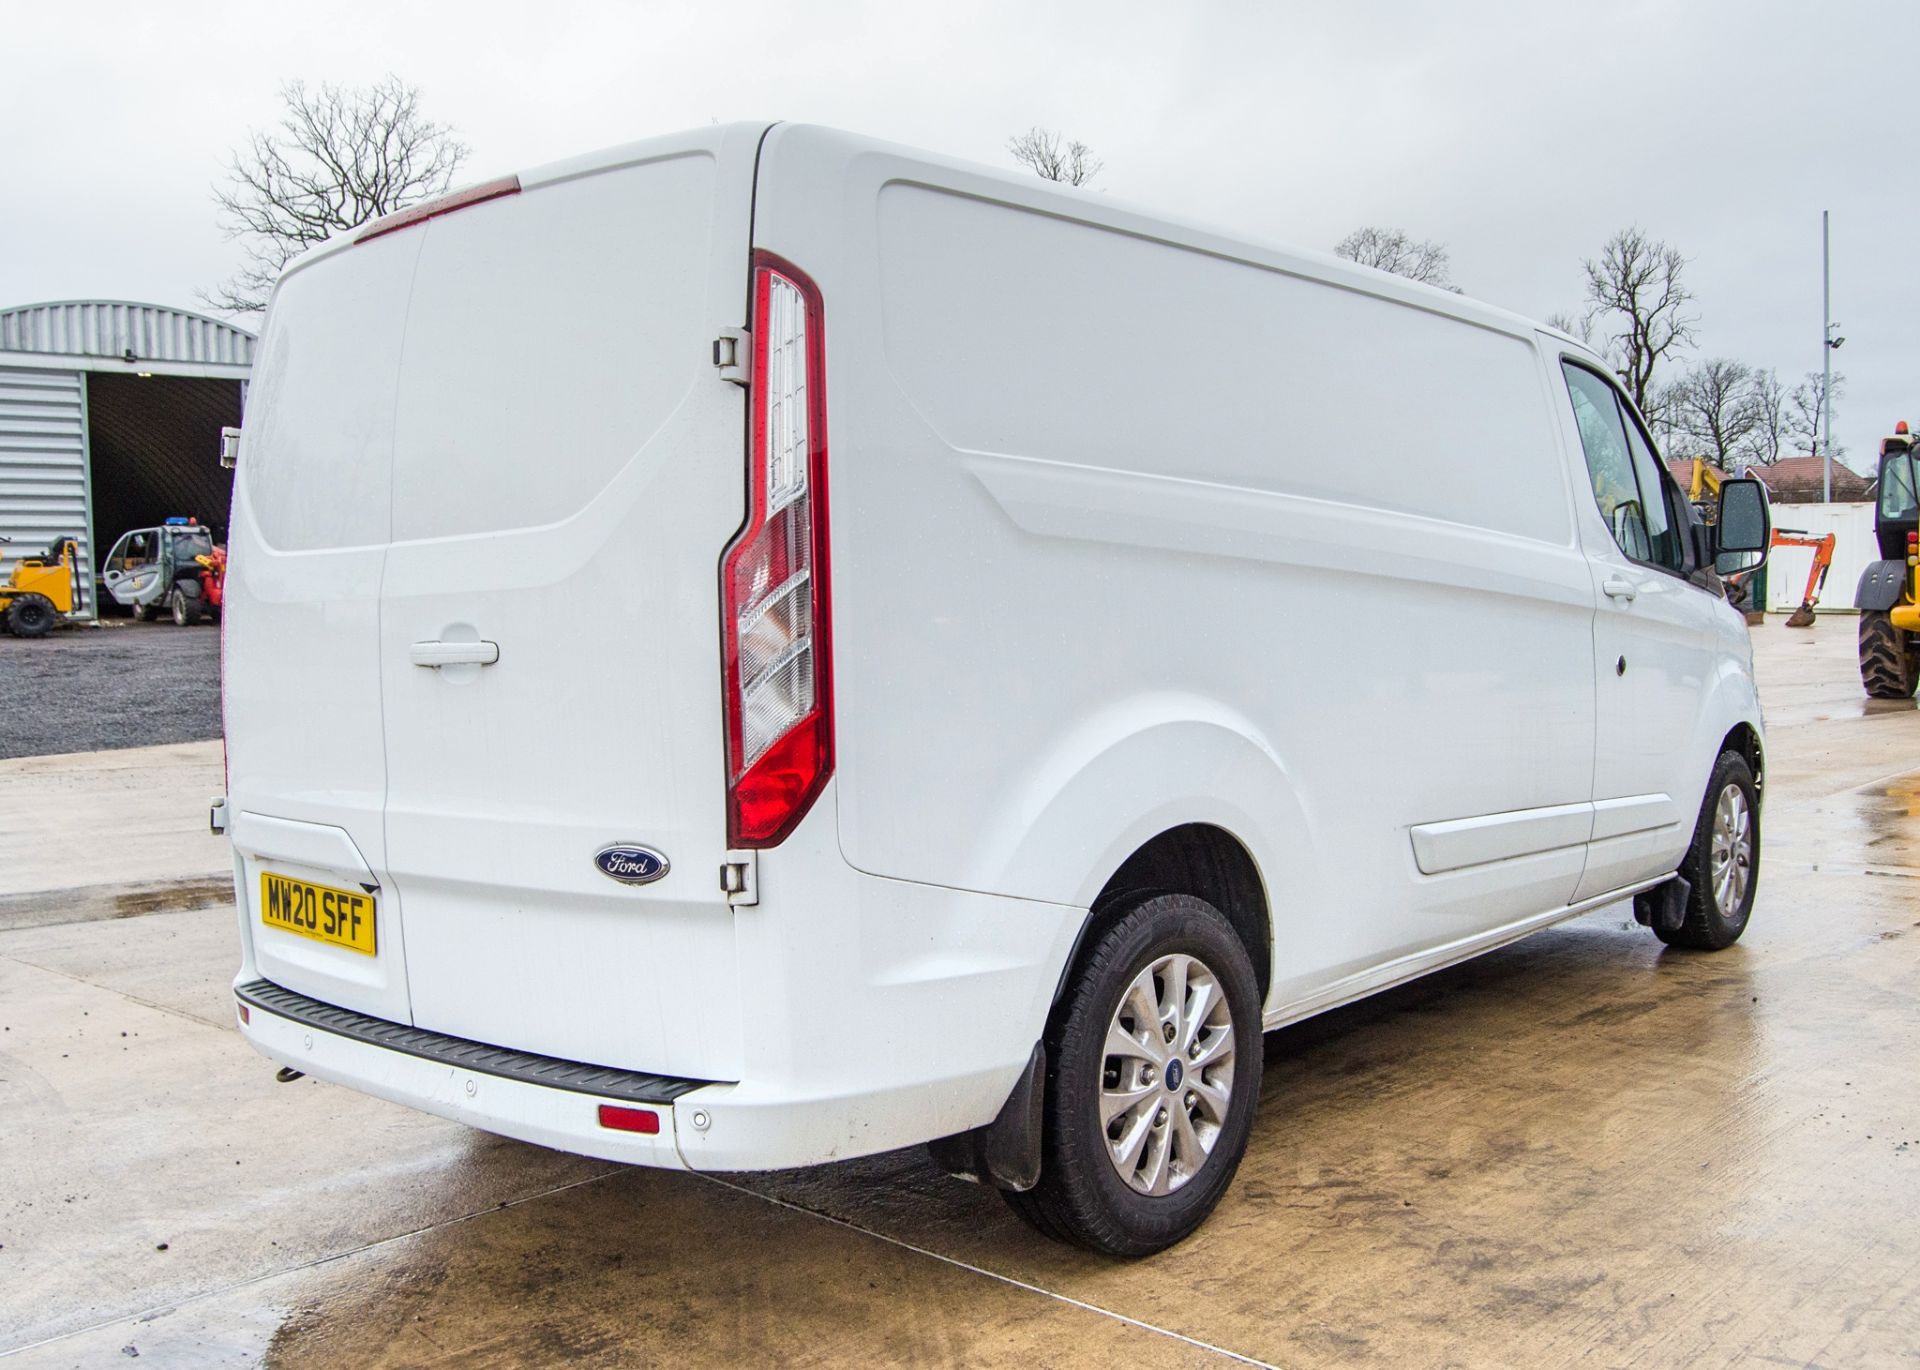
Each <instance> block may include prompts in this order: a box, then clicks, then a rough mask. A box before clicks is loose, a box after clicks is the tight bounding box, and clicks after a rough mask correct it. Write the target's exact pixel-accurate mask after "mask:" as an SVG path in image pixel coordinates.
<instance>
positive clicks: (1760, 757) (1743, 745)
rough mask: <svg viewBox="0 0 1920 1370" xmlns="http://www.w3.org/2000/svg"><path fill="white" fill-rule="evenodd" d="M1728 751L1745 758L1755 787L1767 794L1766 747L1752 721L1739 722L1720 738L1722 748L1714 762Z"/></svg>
mask: <svg viewBox="0 0 1920 1370" xmlns="http://www.w3.org/2000/svg"><path fill="white" fill-rule="evenodd" d="M1727 752H1733V753H1735V754H1736V755H1738V756H1740V757H1742V758H1744V759H1745V760H1746V763H1747V769H1748V770H1750V771H1752V772H1753V787H1754V788H1755V789H1756V790H1758V791H1760V793H1761V794H1762V795H1763V796H1764V795H1765V794H1766V788H1767V786H1766V777H1767V767H1766V749H1765V748H1764V747H1763V746H1762V745H1761V743H1760V733H1759V731H1758V730H1757V729H1756V728H1754V726H1753V725H1752V724H1751V723H1737V724H1735V725H1734V726H1733V728H1731V729H1730V730H1729V731H1728V733H1727V735H1726V736H1725V737H1723V738H1721V739H1720V750H1719V751H1717V752H1715V753H1714V757H1713V760H1714V763H1715V764H1718V762H1719V760H1720V758H1721V757H1722V756H1723V755H1725V754H1726V753H1727Z"/></svg>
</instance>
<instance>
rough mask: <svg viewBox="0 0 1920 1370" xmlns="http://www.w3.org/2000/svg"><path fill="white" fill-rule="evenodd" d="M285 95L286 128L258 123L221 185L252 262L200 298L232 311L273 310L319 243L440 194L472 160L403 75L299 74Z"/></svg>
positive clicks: (225, 217)
mask: <svg viewBox="0 0 1920 1370" xmlns="http://www.w3.org/2000/svg"><path fill="white" fill-rule="evenodd" d="M280 97H281V99H282V100H283V101H284V102H285V104H286V113H285V115H284V116H283V117H282V118H281V120H280V124H279V126H278V127H277V128H273V129H265V130H262V129H256V130H254V131H253V132H252V133H251V135H250V136H249V138H248V142H247V145H246V147H245V148H244V149H241V150H236V151H235V152H234V153H233V155H232V158H231V160H230V161H229V162H228V165H227V179H226V183H225V184H224V185H216V186H215V187H214V191H213V199H214V203H215V204H216V205H218V206H219V207H220V226H221V227H222V228H223V229H224V230H226V234H227V236H228V237H229V238H235V239H238V240H240V241H241V242H242V243H244V244H245V246H246V253H247V261H246V265H244V266H242V267H241V268H240V269H239V270H238V271H236V272H235V273H234V274H233V275H232V276H231V277H230V278H228V280H227V281H225V282H224V283H223V284H222V285H220V286H219V287H218V288H216V289H214V290H212V291H202V292H201V298H202V299H204V300H205V301H206V302H207V303H209V304H211V305H212V306H213V307H214V308H216V309H220V310H224V311H227V312H229V313H233V314H257V313H259V312H260V311H261V310H263V309H265V308H266V307H267V296H268V295H269V294H270V293H271V291H272V289H273V283H274V282H275V281H276V280H278V279H279V276H280V272H281V270H282V268H284V267H285V266H286V264H287V263H288V262H289V261H291V260H292V259H293V258H295V257H297V256H299V255H300V254H301V253H302V252H304V251H306V250H307V249H308V248H310V247H312V246H314V245H315V244H316V243H321V242H324V241H326V240H327V239H328V238H330V237H332V236H333V235H334V234H336V233H339V232H341V231H342V230H344V229H349V228H354V227H357V226H358V225H360V224H363V223H366V222H367V221H368V220H370V219H377V218H379V217H380V216H381V215H383V214H391V213H392V212H393V211H395V210H397V209H405V208H406V207H407V206H408V205H410V204H415V203H417V202H418V201H420V200H424V199H426V198H427V197H429V196H432V195H438V194H439V193H441V192H442V191H444V190H445V189H446V188H447V186H448V185H449V184H450V183H451V182H452V180H453V177H454V173H455V172H457V171H459V169H460V165H461V163H462V162H464V161H466V159H467V146H466V144H465V143H462V142H461V141H460V140H459V139H458V138H456V137H454V135H453V130H452V129H451V128H449V127H448V126H447V125H445V124H439V123H435V122H433V121H432V120H430V119H428V118H426V117H425V116H424V115H423V114H422V113H421V112H420V92H419V90H418V89H416V88H415V87H413V86H410V85H408V84H406V83H405V82H404V81H402V80H400V78H399V77H397V76H388V77H386V78H385V79H383V80H381V81H379V82H376V83H375V84H373V85H371V86H364V87H362V86H335V85H329V84H325V83H322V84H321V85H320V86H318V87H316V88H314V89H309V88H308V87H307V86H306V84H305V83H304V82H300V81H293V82H290V83H289V84H287V85H285V86H282V87H281V88H280Z"/></svg>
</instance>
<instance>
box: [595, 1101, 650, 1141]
mask: <svg viewBox="0 0 1920 1370" xmlns="http://www.w3.org/2000/svg"><path fill="white" fill-rule="evenodd" d="M600 1126H602V1127H610V1128H612V1129H614V1130H615V1131H616V1132H645V1133H647V1134H649V1135H652V1134H654V1133H657V1132H659V1131H660V1115H659V1114H658V1113H655V1112H654V1111H653V1110H652V1109H648V1108H622V1107H620V1106H619V1105H618V1104H602V1105H600Z"/></svg>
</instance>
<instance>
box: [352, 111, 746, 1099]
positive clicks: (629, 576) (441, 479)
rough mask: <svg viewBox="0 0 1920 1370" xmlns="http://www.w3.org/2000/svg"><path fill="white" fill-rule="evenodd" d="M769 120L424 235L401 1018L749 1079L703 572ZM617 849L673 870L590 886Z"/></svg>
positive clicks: (406, 374) (725, 494)
mask: <svg viewBox="0 0 1920 1370" xmlns="http://www.w3.org/2000/svg"><path fill="white" fill-rule="evenodd" d="M759 132H760V129H759V128H757V127H754V128H748V127H745V126H736V127H733V128H728V129H716V130H714V131H713V132H712V133H711V134H710V135H705V136H703V137H700V138H685V137H683V138H676V139H672V140H662V141H661V142H657V143H649V144H641V145H638V146H637V147H633V148H628V149H625V150H623V152H622V153H621V154H618V155H617V156H615V157H612V158H608V159H593V160H594V161H596V162H600V163H601V164H581V163H574V164H565V165H562V166H559V167H555V168H551V169H549V170H548V171H545V172H542V173H537V174H534V175H529V176H525V177H523V178H522V188H521V190H520V192H519V193H518V194H512V195H507V196H504V197H502V198H498V199H494V200H491V201H488V202H486V203H484V204H479V205H475V206H474V207H472V208H470V209H463V210H460V211H458V212H456V213H450V214H447V215H444V216H442V217H437V218H433V219H430V220H428V221H427V222H425V223H424V224H420V225H418V226H415V227H412V228H408V229H405V230H402V231H399V232H396V233H394V234H393V235H392V236H393V237H395V238H402V239H412V240H413V241H414V242H415V243H417V244H418V249H419V260H418V264H417V266H416V269H415V271H414V273H413V281H412V286H411V292H412V299H411V306H410V309H409V315H408V322H407V332H406V339H405V343H404V347H403V350H402V356H401V358H400V364H399V367H398V378H399V386H398V396H397V401H396V410H395V425H394V464H393V472H394V474H393V494H392V519H393V523H392V545H391V547H390V548H389V550H388V553H387V560H386V565H385V572H384V584H383V589H382V591H381V596H380V629H379V631H380V676H381V678H380V690H379V696H380V702H381V707H382V709H383V710H384V715H385V738H386V765H387V805H386V839H387V843H386V861H387V867H388V869H389V871H390V872H391V874H392V877H393V881H394V884H395V885H396V886H397V888H398V889H399V891H400V894H401V897H402V899H403V900H404V903H405V907H406V944H407V945H406V951H407V963H408V975H409V981H410V986H411V1005H412V1012H413V1021H414V1022H415V1023H416V1024H418V1025H419V1026H421V1027H426V1028H431V1029H434V1030H437V1031H441V1032H448V1033H452V1034H454V1035H457V1036H461V1037H467V1038H472V1039H475V1040H479V1041H483V1042H490V1043H497V1044H501V1045H506V1046H512V1047H516V1048H521V1049H525V1050H531V1051H537V1052H541V1053H544V1054H547V1055H551V1056H558V1057H562V1058H565V1059H569V1060H582V1061H591V1062H595V1063H599V1064H606V1065H614V1066H626V1067H635V1068H645V1069H649V1070H654V1071H661V1072H665V1073H671V1074H677V1075H682V1076H692V1077H700V1078H706V1079H728V1078H738V1074H739V1054H740V1042H739V1028H738V1014H737V1012H736V1011H735V1005H736V999H737V989H736V983H735V978H736V977H735V951H734V929H733V920H732V916H731V911H730V909H729V908H728V906H727V905H726V903H725V900H724V897H723V896H722V894H721V891H720V884H719V872H720V867H721V864H722V862H723V860H724V855H725V848H726V795H725V788H724V784H725V761H724V746H723V724H722V714H721V690H720V680H721V664H720V655H719V651H720V649H719V630H718V624H719V608H718V593H719V577H718V565H719V559H720V555H721V552H722V550H723V549H724V548H725V546H726V543H727V541H728V539H729V538H730V537H731V536H732V535H733V533H734V532H735V531H736V530H737V529H738V527H739V526H740V522H741V519H742V516H743V510H744V507H745V495H744V489H743V486H744V478H743V467H742V463H743V459H744V458H743V454H744V451H745V441H746V435H745V404H744V392H743V391H742V390H740V389H739V388H738V387H736V386H733V385H729V384H727V383H725V382H724V381H723V380H722V379H721V378H720V376H719V373H718V372H717V371H716V370H715V369H714V365H713V340H714V338H715V337H716V335H717V334H718V332H719V330H720V329H721V328H722V327H723V326H726V325H734V326H737V325H738V324H739V323H740V322H741V321H742V319H743V317H744V313H745V309H746V288H747V279H748V260H749V234H750V213H751V192H752V171H753V157H754V152H755V149H756V147H757V143H758V136H759ZM618 844H638V845H644V846H646V847H650V848H653V849H654V850H656V851H658V852H659V853H661V854H662V855H663V856H664V857H665V858H666V859H667V862H668V869H667V870H666V872H665V874H664V875H662V876H661V877H660V878H658V879H657V880H655V881H653V882H652V883H647V884H643V885H633V884H627V883H622V882H621V881H620V880H618V879H615V878H610V877H609V875H607V874H605V873H603V871H602V870H601V869H600V868H599V867H598V866H597V864H596V860H595V858H596V855H597V853H599V852H600V851H602V850H603V849H605V848H607V847H609V846H613V845H618Z"/></svg>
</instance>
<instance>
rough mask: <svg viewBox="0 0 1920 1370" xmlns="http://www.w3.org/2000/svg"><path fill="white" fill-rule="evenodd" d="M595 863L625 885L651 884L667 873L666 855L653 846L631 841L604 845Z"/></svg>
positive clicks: (605, 872) (601, 870)
mask: <svg viewBox="0 0 1920 1370" xmlns="http://www.w3.org/2000/svg"><path fill="white" fill-rule="evenodd" d="M593 864H594V865H596V866H598V867H599V868H600V872H601V874H603V875H606V876H609V877H611V878H612V879H614V880H618V881H619V882H620V883H621V884H623V885H647V884H651V883H652V882H654V881H655V880H658V879H659V878H660V877H661V876H663V875H665V874H666V873H667V858H666V857H664V856H662V855H661V854H660V853H659V852H657V851H655V850H654V849H653V848H652V847H641V846H635V845H634V844H632V843H629V842H622V843H620V844H619V845H618V846H613V847H602V848H601V849H600V852H599V854H598V855H596V856H595V857H594V858H593Z"/></svg>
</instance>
